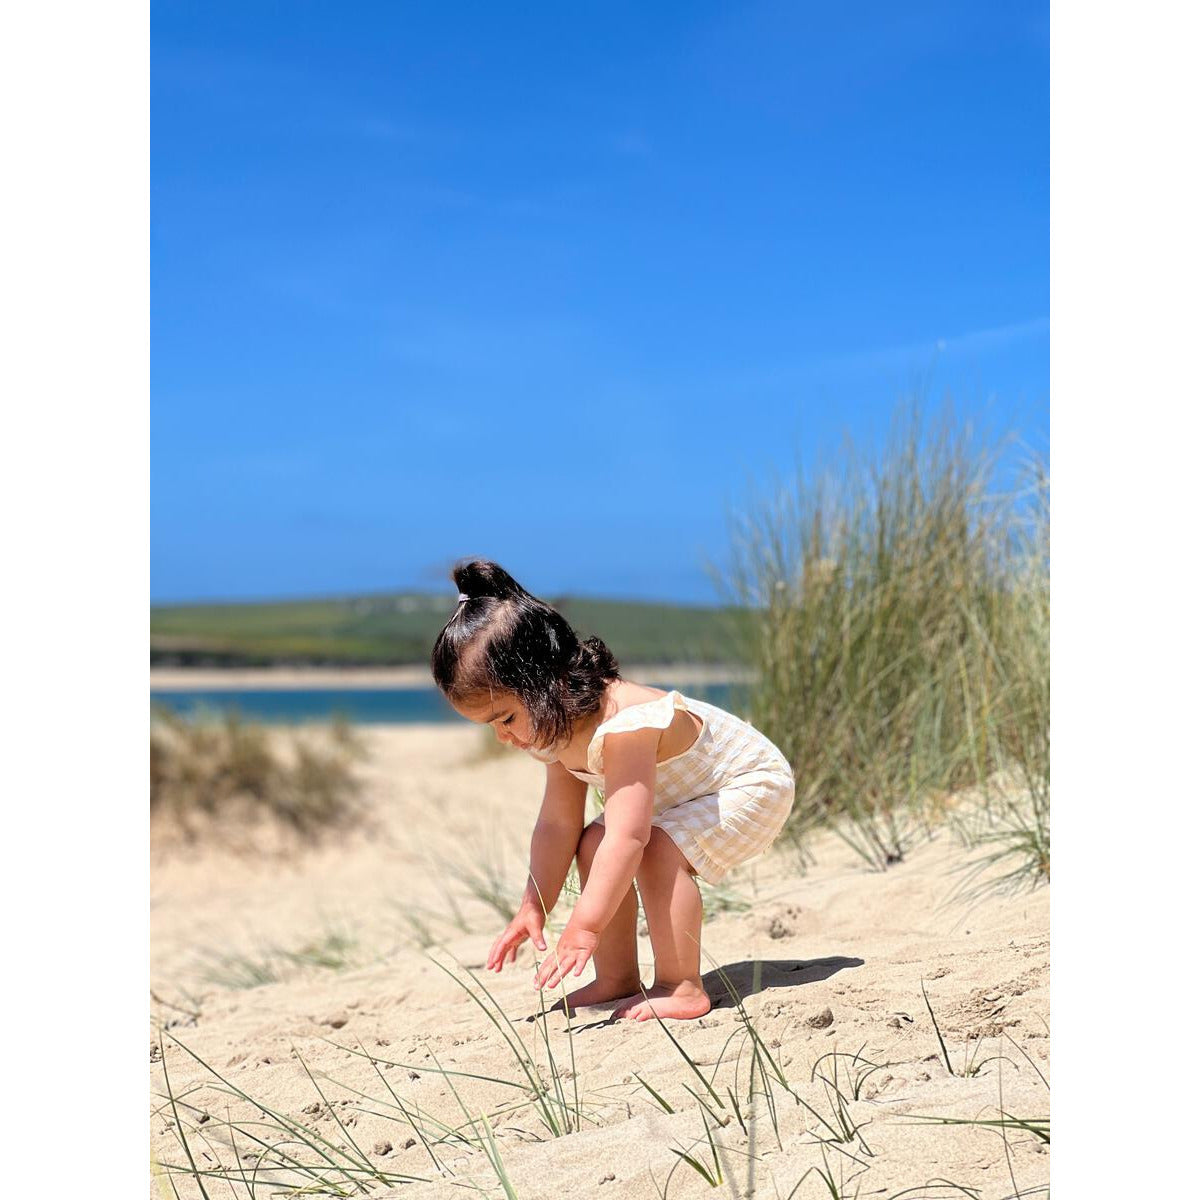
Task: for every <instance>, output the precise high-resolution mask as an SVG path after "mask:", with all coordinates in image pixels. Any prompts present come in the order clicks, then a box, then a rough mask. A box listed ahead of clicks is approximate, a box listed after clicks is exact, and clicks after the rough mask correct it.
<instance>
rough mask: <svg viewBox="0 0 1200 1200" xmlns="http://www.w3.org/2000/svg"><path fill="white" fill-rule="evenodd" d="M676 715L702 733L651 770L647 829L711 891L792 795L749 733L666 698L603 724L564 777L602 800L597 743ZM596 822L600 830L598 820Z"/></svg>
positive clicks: (698, 705) (709, 707) (789, 782)
mask: <svg viewBox="0 0 1200 1200" xmlns="http://www.w3.org/2000/svg"><path fill="white" fill-rule="evenodd" d="M677 708H681V709H683V710H684V711H685V712H689V713H692V714H693V715H695V716H696V717H698V718H699V719H700V720H701V721H702V722H703V728H702V729H701V730H700V734H699V736H698V737H697V738H696V740H695V741H694V742H693V743H692V745H691V746H689V747H688V749H686V750H685V751H684V752H683V753H682V754H676V755H675V756H674V757H673V758H668V759H667V760H666V761H665V762H660V763H659V764H658V767H657V769H656V772H655V786H654V815H653V816H652V817H651V820H650V823H651V824H652V825H657V826H658V827H659V828H660V829H662V831H663V832H664V833H666V834H668V835H669V836H670V838H671V840H672V841H673V842H674V843H675V844H676V845H677V846H678V847H679V849H680V850H681V851H682V853H683V856H684V857H685V858H686V859H687V860H688V862H689V863H691V865H692V866H693V867H694V868H695V870H696V873H697V874H698V875H699V876H700V878H701V879H703V880H705V881H706V882H708V883H717V882H718V881H719V880H720V879H722V878H723V877H724V876H725V874H726V873H727V872H728V871H729V870H730V869H731V868H733V867H736V866H739V865H740V864H741V863H744V862H746V861H747V860H749V859H751V858H756V857H757V856H758V855H760V854H762V853H763V851H765V850H766V849H767V848H768V847H769V846H770V845H771V843H772V842H773V841H774V840H775V839H776V838H777V837H778V836H779V832H780V830H782V829H783V826H784V822H785V821H786V820H787V817H788V813H790V812H791V810H792V801H793V799H794V798H795V794H796V785H795V781H794V779H793V777H792V769H791V767H790V766H789V764H788V761H787V759H786V758H784V756H783V754H782V753H781V752H780V751H779V750H778V749H777V748H776V747H775V746H774V745H773V744H772V743H771V742H770V741H768V740H767V738H765V737H764V736H763V735H762V734H761V733H759V731H758V730H757V729H755V728H754V726H752V725H749V724H747V723H746V722H745V721H743V720H741V719H740V718H738V717H735V716H734V715H733V714H732V713H728V712H726V711H725V710H724V709H722V708H717V706H716V705H715V704H706V703H705V702H704V701H703V700H693V699H691V698H690V697H688V696H683V695H681V694H680V693H679V692H677V691H670V692H668V693H667V694H666V695H665V696H660V697H658V698H657V699H655V700H647V701H644V702H643V703H641V704H631V705H629V706H628V707H627V708H623V709H621V711H620V712H618V713H616V714H614V715H613V716H612V717H610V718H609V719H608V720H607V721H604V722H603V723H602V724H601V725H600V726H599V727H598V728H597V729H596V732H595V733H594V734H593V735H592V740H591V742H590V743H589V744H588V751H587V765H588V770H586V771H571V774H572V775H574V776H575V778H576V779H582V780H583V781H584V782H585V783H588V784H590V785H591V786H593V787H595V788H597V789H598V790H599V792H600V795H601V797H603V796H604V735H605V734H606V733H619V732H621V731H622V730H627V729H647V728H650V729H666V728H667V727H668V726H669V725H670V724H671V722H672V720H674V717H675V709H677ZM535 757H538V758H541V755H535ZM542 761H545V760H544V759H543V760H542ZM597 821H599V822H601V823H603V821H604V814H603V813H601V815H600V816H599V817H598V818H597Z"/></svg>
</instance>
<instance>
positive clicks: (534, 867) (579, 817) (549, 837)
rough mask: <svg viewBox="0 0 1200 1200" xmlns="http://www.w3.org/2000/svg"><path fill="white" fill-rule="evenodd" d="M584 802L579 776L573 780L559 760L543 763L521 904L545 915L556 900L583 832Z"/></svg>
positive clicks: (584, 789) (584, 797) (584, 785)
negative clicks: (543, 787)
mask: <svg viewBox="0 0 1200 1200" xmlns="http://www.w3.org/2000/svg"><path fill="white" fill-rule="evenodd" d="M586 801H587V784H586V783H584V782H583V780H582V779H576V778H575V776H574V775H572V774H571V772H570V771H568V770H567V769H566V767H564V766H563V765H562V763H557V762H554V763H547V764H546V791H545V794H544V795H543V797H542V809H541V812H539V813H538V819H537V824H535V825H534V827H533V836H532V838H531V839H530V843H529V879H528V880H527V881H526V883H525V895H524V897H523V898H522V901H521V903H522V905H523V906H524V905H529V906H531V907H533V908H536V909H537V911H538V912H539V913H541V914H542V915H545V914H547V913H549V912H551V911H552V910H553V908H554V906H555V904H557V903H558V896H559V893H560V892H561V891H562V885H563V883H564V882H565V880H566V878H567V873H568V872H569V871H570V869H571V863H572V862H573V861H574V859H575V851H576V850H577V849H578V847H579V837H580V834H582V833H583V812H584V806H585V803H586ZM543 904H544V905H545V908H544V910H543V907H542V906H543Z"/></svg>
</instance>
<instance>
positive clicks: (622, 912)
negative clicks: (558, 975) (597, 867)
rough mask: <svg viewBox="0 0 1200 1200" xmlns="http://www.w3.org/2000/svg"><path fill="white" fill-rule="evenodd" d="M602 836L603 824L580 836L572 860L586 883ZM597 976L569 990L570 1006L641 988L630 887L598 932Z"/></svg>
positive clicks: (614, 997) (634, 901) (618, 996)
mask: <svg viewBox="0 0 1200 1200" xmlns="http://www.w3.org/2000/svg"><path fill="white" fill-rule="evenodd" d="M603 837H604V826H603V825H597V824H595V823H593V824H591V825H588V826H587V828H585V829H584V831H583V836H582V837H581V838H580V839H579V849H578V850H577V851H576V855H575V861H576V863H577V864H578V866H579V882H580V883H581V884H586V883H587V878H588V872H589V871H590V870H591V869H592V860H593V859H594V858H595V857H596V850H597V848H598V847H599V845H600V840H601V838H603ZM592 965H593V966H594V967H595V969H596V978H595V980H594V981H593V982H592V983H589V984H585V985H584V986H583V987H581V988H576V990H575V991H573V992H570V993H568V995H567V999H568V1001H569V1002H570V1005H571V1007H572V1008H575V1007H576V1006H578V1005H581V1004H602V1003H604V1001H606V1000H620V999H623V998H624V997H626V996H629V995H632V994H634V993H638V995H639V998H640V992H638V989H639V988H640V987H641V982H642V981H641V978H640V977H639V975H638V962H637V893H636V892H635V891H634V890H633V888H632V887H631V888H630V889H629V893H628V895H627V896H626V897H625V899H624V900H622V901H621V907H620V908H618V909H617V911H616V913H615V914H614V915H613V919H612V920H611V921H610V922H609V923H608V925H607V926H606V927H605V929H604V932H603V933H601V934H600V944H599V945H598V946H597V947H596V953H595V954H593V955H592Z"/></svg>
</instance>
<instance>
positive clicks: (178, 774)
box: [150, 707, 365, 840]
mask: <svg viewBox="0 0 1200 1200" xmlns="http://www.w3.org/2000/svg"><path fill="white" fill-rule="evenodd" d="M282 738H283V735H282V734H278V733H273V732H271V731H269V730H267V729H266V727H264V726H262V725H259V724H256V723H254V722H250V721H246V720H244V719H243V718H242V717H241V716H239V715H238V713H237V712H236V711H233V710H230V711H228V712H225V713H223V714H221V715H219V716H202V717H199V718H197V719H195V720H189V719H185V718H183V717H181V716H179V715H177V714H175V713H172V712H170V711H169V710H167V709H164V708H161V707H155V708H154V709H153V711H152V716H151V723H150V812H151V817H152V818H153V819H154V820H155V821H164V822H167V823H168V824H169V825H171V826H172V827H174V828H175V829H177V830H178V831H179V832H181V833H182V834H183V835H184V836H185V837H186V838H188V839H193V838H195V837H197V836H199V835H200V834H202V833H205V832H212V831H214V830H216V829H218V828H220V827H221V824H222V822H224V821H225V819H227V818H232V819H233V820H232V822H228V823H231V824H233V825H237V824H240V823H244V822H245V821H246V820H250V821H257V820H261V819H264V818H265V819H269V820H271V821H272V822H274V823H275V824H277V825H279V826H280V827H282V828H283V829H285V830H287V831H289V832H291V833H293V834H296V835H298V836H300V837H301V838H303V839H305V840H315V839H316V838H317V837H319V835H320V834H321V833H323V832H324V831H326V830H328V829H330V828H335V827H336V828H344V827H345V826H346V825H347V824H351V823H353V822H355V821H356V820H358V819H360V818H361V816H362V810H361V808H360V806H359V803H358V798H359V792H360V782H359V779H358V776H357V775H356V773H355V770H354V764H355V763H356V762H358V761H360V760H361V759H362V758H363V756H364V754H365V750H364V747H363V744H362V742H361V741H360V740H359V738H358V735H357V734H355V733H354V731H353V730H352V729H351V728H350V727H349V726H348V725H347V724H346V723H345V722H344V721H338V722H334V723H332V724H331V725H329V726H328V727H325V728H323V729H320V730H317V729H308V730H304V731H303V732H298V733H294V734H292V735H291V736H290V737H289V738H288V739H287V740H286V742H284V741H281V739H282Z"/></svg>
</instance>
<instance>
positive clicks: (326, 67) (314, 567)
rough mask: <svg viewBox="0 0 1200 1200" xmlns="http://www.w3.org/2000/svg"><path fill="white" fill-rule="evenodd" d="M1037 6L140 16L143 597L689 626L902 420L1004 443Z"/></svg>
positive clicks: (1032, 328) (1031, 420)
mask: <svg viewBox="0 0 1200 1200" xmlns="http://www.w3.org/2000/svg"><path fill="white" fill-rule="evenodd" d="M1048 23H1049V22H1048V8H1047V5H1046V4H1023V3H1011V4H1004V5H997V4H994V3H978V4H976V3H967V2H959V3H946V4H933V3H919V2H917V3H912V4H904V5H897V4H875V3H871V4H858V5H853V6H850V5H824V4H821V5H818V4H810V3H803V2H793V3H787V4H777V3H769V4H731V3H728V2H725V3H703V2H692V3H686V4H683V3H680V4H673V3H662V2H657V3H654V4H650V5H647V4H619V3H605V4H603V5H601V4H579V5H550V4H540V3H539V4H527V5H520V6H518V5H499V4H485V3H439V4H433V3H404V4H400V3H378V4H374V3H355V4H332V3H322V4H316V3H305V2H300V0H292V2H289V3H275V4H270V3H260V2H256V3H251V4H246V3H244V2H243V3H238V4H228V3H212V2H206V3H192V4H182V3H171V2H168V0H155V4H154V5H153V10H152V61H151V87H152V110H151V116H152V132H151V144H152V162H151V183H152V196H151V200H152V217H151V255H152V259H151V262H152V265H151V289H152V290H151V309H152V329H151V343H152V365H151V375H152V407H151V442H152V447H151V452H152V458H151V575H152V597H153V599H155V600H156V601H169V600H183V599H201V598H249V597H267V596H299V595H313V594H342V593H348V592H358V591H378V590H385V589H391V588H412V587H416V588H422V589H425V588H438V587H442V586H448V585H447V584H446V572H447V570H448V567H449V565H450V564H451V563H452V562H453V561H454V560H455V559H456V558H458V557H461V556H463V555H466V554H482V555H486V556H488V557H492V558H495V559H497V560H498V561H499V562H501V563H503V564H504V565H505V566H507V567H508V568H509V570H511V571H512V572H513V573H514V574H515V575H517V577H518V578H519V579H521V580H522V582H524V583H525V584H526V586H527V587H529V588H530V590H532V591H534V592H537V593H545V594H550V593H555V592H563V591H573V592H586V593H591V594H596V595H609V596H640V597H648V598H660V599H679V600H688V601H711V600H713V599H715V593H714V592H713V589H712V586H711V584H710V583H709V581H708V577H707V574H706V571H705V566H704V564H705V563H706V562H713V561H715V562H717V563H719V562H720V561H722V559H723V558H724V555H725V551H726V547H727V545H728V532H727V523H726V517H727V513H728V511H729V510H730V509H731V508H734V509H736V508H737V506H738V504H739V503H740V502H743V501H744V499H745V497H746V495H747V491H748V488H749V487H751V486H752V485H753V484H754V483H755V482H758V483H761V482H762V481H763V480H765V479H767V478H769V477H770V476H771V475H772V473H773V472H786V471H787V470H788V469H789V468H790V465H791V464H792V463H793V462H794V461H795V460H796V459H797V458H799V459H800V460H802V461H811V460H812V458H813V457H814V456H816V455H818V454H819V453H820V452H822V451H823V450H828V449H830V448H831V447H833V446H835V445H836V443H837V441H838V439H839V438H840V437H841V435H842V434H843V433H844V432H848V433H849V434H850V435H851V436H852V437H855V438H857V439H859V440H864V439H868V438H872V437H877V436H878V435H880V434H881V433H883V432H884V431H885V430H886V426H887V422H888V419H889V416H890V414H891V412H892V410H893V406H894V405H895V403H896V401H897V399H898V398H899V397H901V396H903V395H906V394H910V393H911V392H912V391H913V390H914V389H922V390H924V391H925V392H926V393H927V394H928V395H929V396H930V398H931V399H933V400H935V401H936V400H940V399H941V397H943V396H944V395H946V394H950V395H952V396H953V397H954V400H955V403H956V405H957V408H958V410H959V411H960V412H962V413H964V414H970V415H974V416H978V417H981V418H983V419H985V420H987V421H989V422H990V423H991V424H993V425H995V426H999V427H1003V428H1011V429H1013V430H1015V431H1016V432H1017V433H1018V434H1020V435H1021V436H1022V437H1024V438H1025V439H1027V440H1028V441H1029V442H1031V443H1033V444H1035V445H1039V446H1041V447H1043V448H1044V446H1045V443H1046V430H1047V428H1048V392H1049V321H1048V313H1049V44H1048V43H1049V34H1048Z"/></svg>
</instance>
